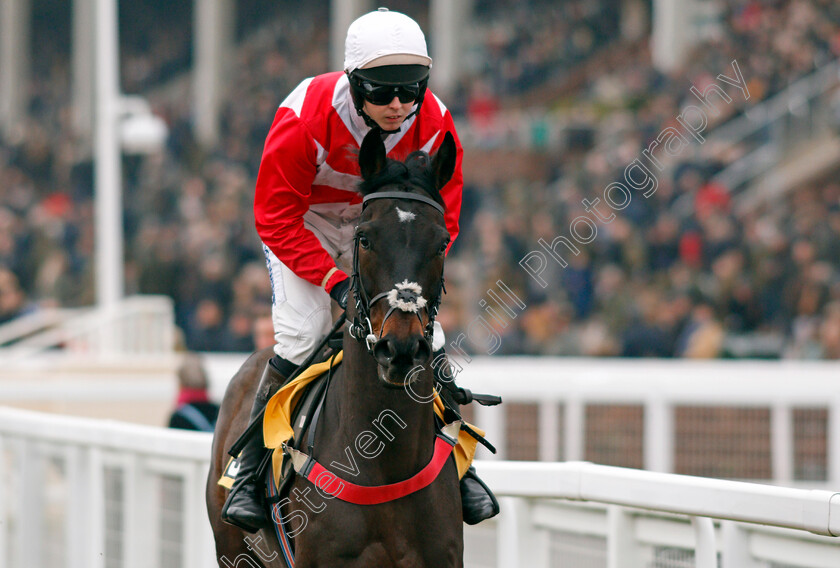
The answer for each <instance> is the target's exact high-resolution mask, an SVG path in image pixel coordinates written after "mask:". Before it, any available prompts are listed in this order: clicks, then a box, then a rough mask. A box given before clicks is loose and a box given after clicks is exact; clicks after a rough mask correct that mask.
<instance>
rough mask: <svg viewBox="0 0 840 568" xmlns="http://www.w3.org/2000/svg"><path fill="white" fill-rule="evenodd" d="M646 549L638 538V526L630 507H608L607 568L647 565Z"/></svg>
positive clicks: (634, 567) (628, 567) (629, 567)
mask: <svg viewBox="0 0 840 568" xmlns="http://www.w3.org/2000/svg"><path fill="white" fill-rule="evenodd" d="M645 562H646V558H645V551H644V549H643V548H642V546H641V545H640V544H639V541H638V540H637V539H636V527H635V526H634V521H633V515H632V513H631V511H630V510H629V509H625V508H624V507H619V506H618V505H610V506H609V507H608V508H607V568H636V567H638V566H645Z"/></svg>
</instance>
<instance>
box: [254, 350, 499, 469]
mask: <svg viewBox="0 0 840 568" xmlns="http://www.w3.org/2000/svg"><path fill="white" fill-rule="evenodd" d="M343 355H344V351H340V352H338V353H337V354H336V355H335V356H334V357H332V358H331V359H330V360H328V361H325V362H323V363H318V364H316V365H312V366H311V367H309V368H308V369H307V370H305V371H304V372H303V373H301V374H300V375H299V376H298V377H297V378H295V379H294V380H293V381H291V382H290V383H288V384H287V385H285V386H284V387H283V388H281V389H280V390H279V391H277V392H276V393H275V394H274V396H272V397H271V399H270V400H269V401H268V404H267V405H266V407H265V417H264V418H263V439H264V440H265V446H266V447H267V448H272V449H273V450H274V455H273V457H272V465H273V466H274V477H275V482H276V483H278V484H279V483H280V479H279V474H280V472H281V465H282V462H283V444H284V443H286V442H288V441H289V440H290V439H291V438H292V436H293V435H294V431H293V430H292V411H293V410H294V409H295V406H296V405H297V404H298V403H299V402H300V399H301V395H302V394H303V392H304V390H305V388H306V386H307V385H309V383H311V382H312V381H314V380H315V379H316V378H318V377H319V376H321V375H323V374H324V373H326V372H327V371H328V370H329V369H330V367H331V366H335V365H338V364H339V363H341V360H342V357H343ZM434 410H435V413H436V414H437V415H438V416H439V417H440V418H441V419H443V410H444V406H443V401H442V400H441V399H440V395H437V394H436V395H435V399H434ZM470 426H471V427H472V428H473V429H474V430H475V431H476V432H478V433H479V434H480V435H482V436H483V435H484V431H483V430H481V429H479V428H476V427H474V426H472V425H470ZM477 443H478V442H477V441H476V439H475V438H473V437H472V436H470V435H469V434H468V433H466V432H464V431H463V430H462V431H461V432H460V433H459V434H458V443H457V444H456V445H455V448H454V450H453V453H454V455H455V464H456V465H457V466H458V477H459V478H460V477H463V475H464V473H466V471H467V469H468V468H469V467H470V464H471V463H472V461H473V458H474V457H475V450H476V445H477Z"/></svg>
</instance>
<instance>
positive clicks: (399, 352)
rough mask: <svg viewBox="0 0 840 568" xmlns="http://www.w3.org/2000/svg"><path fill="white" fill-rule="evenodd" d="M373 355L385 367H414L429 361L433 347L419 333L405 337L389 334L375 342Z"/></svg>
mask: <svg viewBox="0 0 840 568" xmlns="http://www.w3.org/2000/svg"><path fill="white" fill-rule="evenodd" d="M373 356H374V358H376V362H377V363H379V364H380V365H382V366H383V367H385V368H391V367H404V368H413V367H416V366H417V365H425V364H426V363H428V362H429V360H430V359H431V358H432V348H431V346H430V345H429V342H428V341H426V339H425V338H424V337H421V336H418V335H411V336H409V337H405V338H397V337H393V336H391V335H387V336H385V337H383V338H382V339H380V340H379V341H377V342H376V343H375V344H374V346H373Z"/></svg>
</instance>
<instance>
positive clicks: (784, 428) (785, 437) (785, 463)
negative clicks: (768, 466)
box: [770, 402, 794, 485]
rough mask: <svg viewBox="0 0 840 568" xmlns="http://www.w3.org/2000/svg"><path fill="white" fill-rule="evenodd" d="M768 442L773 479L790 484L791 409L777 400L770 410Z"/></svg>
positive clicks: (791, 467) (791, 477)
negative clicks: (770, 451) (770, 449)
mask: <svg viewBox="0 0 840 568" xmlns="http://www.w3.org/2000/svg"><path fill="white" fill-rule="evenodd" d="M770 412H771V414H770V416H771V418H770V424H771V426H770V444H771V446H770V447H771V448H772V453H771V460H772V464H773V481H774V482H776V483H778V484H779V485H790V483H791V482H792V481H793V473H794V472H793V455H794V452H793V410H792V409H791V408H790V405H787V404H785V403H782V402H779V403H776V404H774V405H773V408H772V409H771V410H770Z"/></svg>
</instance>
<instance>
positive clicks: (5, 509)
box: [0, 436, 12, 568]
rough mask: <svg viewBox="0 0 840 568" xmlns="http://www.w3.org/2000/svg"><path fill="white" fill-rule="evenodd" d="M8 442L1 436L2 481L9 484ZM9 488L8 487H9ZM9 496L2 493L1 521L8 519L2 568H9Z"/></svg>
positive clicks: (2, 528) (1, 531)
mask: <svg viewBox="0 0 840 568" xmlns="http://www.w3.org/2000/svg"><path fill="white" fill-rule="evenodd" d="M6 455H7V454H6V442H5V439H4V438H3V436H0V479H4V480H6V484H8V483H9V477H10V476H11V472H12V468H11V467H10V465H9V463H8V462H7V460H6ZM7 487H8V485H7ZM8 494H9V492H8V491H7V490H5V489H4V490H3V491H0V519H6V521H7V522H4V523H3V524H0V568H9V564H8V561H9V533H8V531H9V523H8V519H10V518H11V516H10V511H9V503H8V499H7V498H6V496H7V495H8Z"/></svg>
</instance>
